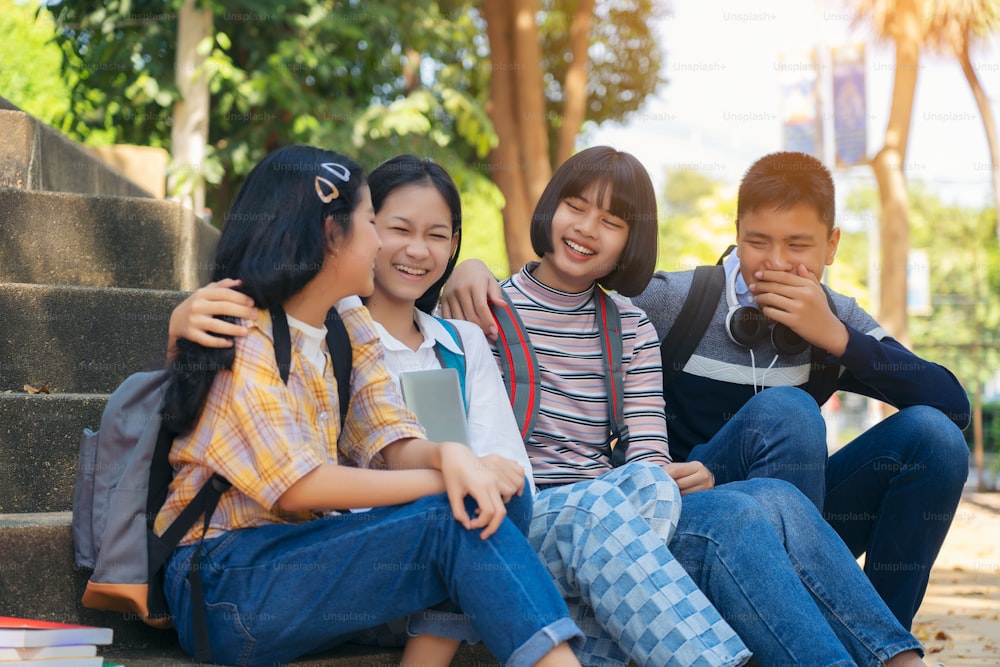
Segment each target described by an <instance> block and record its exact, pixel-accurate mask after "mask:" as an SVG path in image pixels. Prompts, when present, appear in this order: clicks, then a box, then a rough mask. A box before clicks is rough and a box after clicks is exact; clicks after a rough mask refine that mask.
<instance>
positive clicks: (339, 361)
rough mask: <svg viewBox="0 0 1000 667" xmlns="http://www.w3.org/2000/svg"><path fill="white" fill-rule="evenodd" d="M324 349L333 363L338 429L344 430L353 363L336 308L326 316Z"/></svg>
mask: <svg viewBox="0 0 1000 667" xmlns="http://www.w3.org/2000/svg"><path fill="white" fill-rule="evenodd" d="M326 347H327V350H328V351H329V352H330V360H331V361H332V362H333V376H334V377H335V378H337V398H338V402H339V404H340V428H341V429H343V428H344V421H345V420H346V419H347V408H348V407H349V406H350V404H351V366H352V365H353V363H354V349H353V348H352V347H351V337H350V336H349V335H348V334H347V327H345V326H344V320H343V318H341V317H340V313H338V312H337V309H336V308H331V309H330V312H329V313H327V314H326Z"/></svg>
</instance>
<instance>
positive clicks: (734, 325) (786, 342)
mask: <svg viewBox="0 0 1000 667" xmlns="http://www.w3.org/2000/svg"><path fill="white" fill-rule="evenodd" d="M739 274H740V271H739V267H738V266H737V267H736V268H735V269H733V271H732V272H731V273H730V275H728V276H726V304H727V305H728V306H729V311H728V312H727V313H726V333H727V334H729V339H730V340H731V341H733V342H734V343H736V344H737V345H742V346H743V347H751V348H752V347H753V346H754V345H757V344H758V343H760V342H762V341H763V340H764V339H765V338H767V337H768V336H770V337H771V345H772V346H773V347H774V349H775V350H777V351H778V354H787V355H796V354H801V353H802V352H805V351H806V350H807V349H808V348H809V343H808V342H807V341H806V340H805V339H804V338H803V337H802V336H800V335H798V334H797V333H795V332H794V331H792V330H791V329H789V328H788V327H787V326H785V325H784V324H778V323H774V324H772V323H771V322H769V321H768V319H767V317H765V316H764V313H762V312H761V311H760V309H758V308H755V307H754V306H741V305H740V303H739V301H737V300H736V277H737V276H739Z"/></svg>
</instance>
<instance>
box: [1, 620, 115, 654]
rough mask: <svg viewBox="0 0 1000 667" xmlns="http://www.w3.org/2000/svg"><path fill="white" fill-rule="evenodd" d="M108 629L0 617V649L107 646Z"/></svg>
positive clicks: (109, 633) (109, 641)
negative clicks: (74, 645)
mask: <svg viewBox="0 0 1000 667" xmlns="http://www.w3.org/2000/svg"><path fill="white" fill-rule="evenodd" d="M111 635H112V630H111V628H98V627H94V626H90V625H71V624H69V623H56V622H54V621H36V620H34V619H30V618H13V617H10V616H0V647H6V648H27V647H32V646H65V645H67V644H110V643H111Z"/></svg>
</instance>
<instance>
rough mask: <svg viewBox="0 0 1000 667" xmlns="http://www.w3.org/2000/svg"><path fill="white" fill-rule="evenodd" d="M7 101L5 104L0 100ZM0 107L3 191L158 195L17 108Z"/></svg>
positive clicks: (10, 105) (137, 195)
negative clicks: (7, 189)
mask: <svg viewBox="0 0 1000 667" xmlns="http://www.w3.org/2000/svg"><path fill="white" fill-rule="evenodd" d="M0 99H2V98H0ZM3 102H4V104H0V127H2V128H3V132H0V186H3V187H10V188H19V189H22V190H35V191H49V192H79V193H90V194H102V195H121V196H125V197H151V196H152V195H151V194H150V193H149V192H148V191H147V190H145V189H143V188H142V187H140V186H139V185H137V184H136V183H134V182H132V181H131V180H129V178H128V177H127V176H126V175H123V174H121V173H119V172H118V171H116V170H115V169H113V168H111V167H110V166H108V165H107V164H106V163H105V162H104V161H102V160H100V159H98V158H97V157H94V156H93V155H91V154H90V153H89V152H87V150H86V149H84V148H83V147H82V146H80V145H79V144H77V143H75V142H73V141H71V140H70V139H67V138H66V137H65V136H63V135H62V134H61V133H60V132H59V131H57V130H55V129H53V128H51V127H49V126H48V125H45V124H44V123H42V122H41V121H39V120H37V119H36V118H33V117H32V116H30V115H28V114H27V113H25V112H24V111H21V110H20V109H18V108H17V107H15V106H14V105H12V104H10V103H9V102H7V100H3Z"/></svg>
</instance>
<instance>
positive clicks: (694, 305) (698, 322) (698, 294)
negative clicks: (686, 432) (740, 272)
mask: <svg viewBox="0 0 1000 667" xmlns="http://www.w3.org/2000/svg"><path fill="white" fill-rule="evenodd" d="M723 256H725V255H723ZM720 261H721V258H720ZM725 287H726V270H725V268H723V267H722V265H720V264H716V265H715V266H699V267H698V268H696V269H695V270H694V278H693V279H692V280H691V289H689V290H688V293H687V298H686V299H685V300H684V305H683V306H682V307H681V310H680V312H679V313H678V314H677V319H675V320H674V326H672V327H671V328H670V331H669V332H667V335H666V336H664V338H663V341H662V342H661V343H660V358H661V360H662V363H663V386H664V387H666V386H667V385H668V384H670V383H671V382H672V381H673V379H674V378H675V377H676V376H677V375H678V374H679V373H680V372H681V371H682V370H684V366H685V365H686V364H687V362H688V359H690V358H691V355H692V354H693V353H694V351H695V348H697V347H698V343H700V342H701V339H702V337H703V336H704V335H705V331H706V330H707V329H708V325H709V323H710V322H711V321H712V316H713V315H714V314H715V309H716V307H717V306H718V304H719V297H718V295H719V294H721V293H722V291H723V290H724V289H725Z"/></svg>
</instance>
